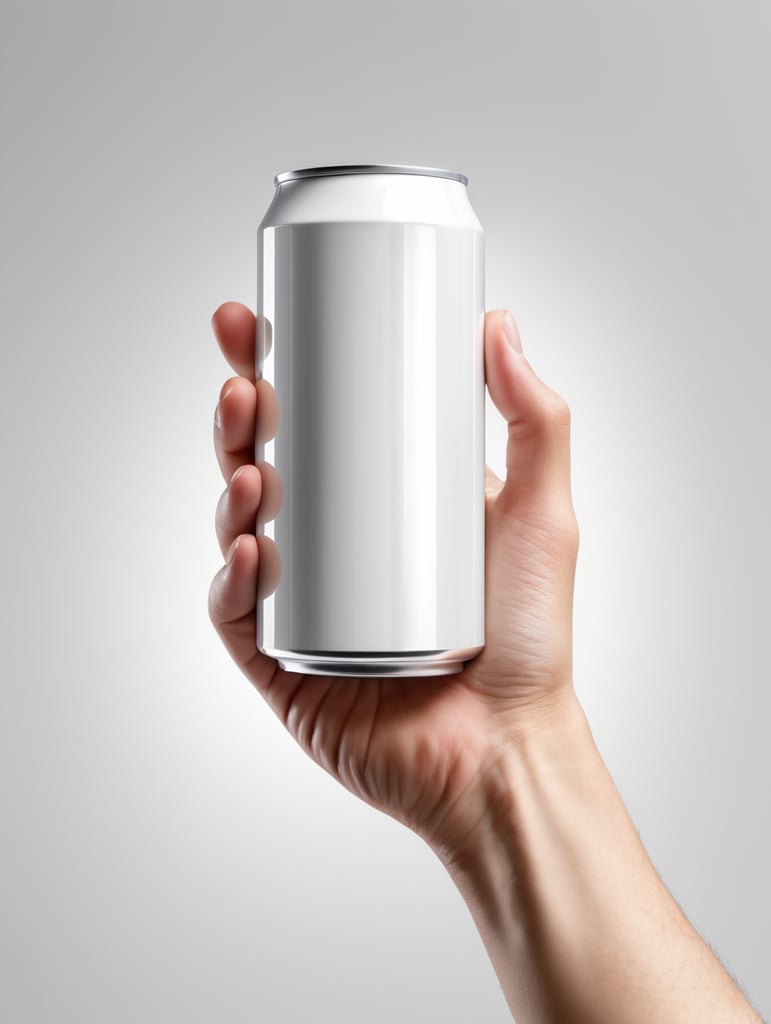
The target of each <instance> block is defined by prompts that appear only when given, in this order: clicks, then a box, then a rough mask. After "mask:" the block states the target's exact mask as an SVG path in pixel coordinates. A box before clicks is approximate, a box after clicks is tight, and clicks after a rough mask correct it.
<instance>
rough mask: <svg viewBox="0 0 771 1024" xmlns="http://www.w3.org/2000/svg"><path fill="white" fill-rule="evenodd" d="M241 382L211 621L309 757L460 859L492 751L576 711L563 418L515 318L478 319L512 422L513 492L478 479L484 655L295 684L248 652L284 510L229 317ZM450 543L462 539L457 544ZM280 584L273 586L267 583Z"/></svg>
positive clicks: (573, 533) (233, 384)
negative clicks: (267, 533) (441, 672)
mask: <svg viewBox="0 0 771 1024" xmlns="http://www.w3.org/2000/svg"><path fill="white" fill-rule="evenodd" d="M212 323H213V328H214V333H215V335H216V337H217V340H218V341H219V344H220V347H221V348H222V351H223V353H224V355H225V357H226V359H227V360H228V362H229V363H230V365H231V366H232V367H233V369H234V370H235V371H236V373H237V374H238V376H236V377H233V378H231V379H230V380H228V381H227V382H226V384H225V385H224V387H223V389H222V391H221V393H220V399H219V402H218V405H217V411H216V415H215V426H214V446H215V450H216V453H217V459H218V461H219V464H220V467H221V469H222V472H223V475H224V477H225V480H226V481H227V487H226V489H225V491H224V493H223V495H222V497H221V499H220V502H219V505H218V507H217V514H216V529H217V537H218V540H219V544H220V547H221V549H222V552H223V554H225V553H226V561H225V565H224V566H223V567H222V568H221V569H220V570H219V572H218V573H217V575H216V576H215V577H214V580H213V582H212V585H211V590H210V596H209V608H210V615H211V619H212V622H213V623H214V626H215V627H216V629H217V631H218V632H219V634H220V636H221V638H222V640H223V642H224V644H225V646H226V648H227V649H228V651H229V652H230V654H231V656H232V657H233V659H234V660H235V662H236V663H237V664H238V666H239V667H240V668H241V669H242V670H243V672H244V673H245V675H246V676H247V677H248V678H249V679H250V680H251V682H252V683H253V684H254V686H255V687H256V688H257V689H258V690H259V692H260V693H261V694H262V695H263V697H264V698H265V699H266V700H267V702H268V703H269V704H270V706H271V707H272V709H273V710H274V711H275V712H276V714H277V715H278V716H279V717H280V719H281V720H282V721H283V722H284V724H285V725H286V727H287V728H288V729H289V731H290V732H291V733H292V735H293V736H294V737H295V739H296V740H297V741H298V743H299V744H300V745H301V746H302V747H303V749H304V750H305V751H306V752H307V753H308V754H310V756H311V757H313V758H314V759H315V760H316V761H317V762H318V763H319V764H320V765H322V767H324V768H325V769H326V770H327V771H328V772H330V773H331V774H332V775H333V776H335V778H337V779H338V780H339V781H340V782H342V783H343V785H345V786H347V787H348V789H350V790H351V791H352V792H354V793H356V794H357V795H358V796H359V797H361V798H362V799H364V800H366V801H367V802H368V803H370V804H372V805H374V806H375V807H378V808H380V809H381V810H383V811H386V812H387V813H388V814H391V815H392V816H394V817H395V818H397V819H399V820H400V821H402V822H403V823H404V824H406V825H407V826H409V827H410V828H412V829H413V830H415V831H416V832H418V833H419V834H420V835H422V836H423V837H424V838H425V839H426V840H427V841H428V842H429V843H430V844H431V845H432V846H433V847H434V848H435V849H437V850H438V851H440V850H441V851H445V852H446V851H450V852H451V851H453V850H455V849H457V848H459V846H460V845H463V844H465V843H466V842H467V841H468V840H469V838H470V837H471V836H472V835H473V833H474V829H475V828H476V827H477V823H478V820H479V818H480V815H481V806H482V803H483V802H484V800H485V791H486V789H487V788H489V786H490V785H494V784H495V782H494V779H492V778H489V777H488V776H487V775H486V769H487V767H488V766H489V765H491V764H492V763H493V761H494V754H495V750H496V747H497V746H499V745H500V744H501V743H504V742H509V741H510V740H511V739H512V738H516V736H517V735H521V734H522V732H523V731H524V732H527V731H528V730H532V729H539V728H541V727H542V726H543V725H544V724H545V723H546V722H548V719H549V716H550V714H551V713H552V712H553V711H554V710H555V709H556V708H557V707H559V706H560V705H561V704H562V703H563V702H564V701H566V700H570V699H571V698H572V695H573V689H572V602H573V577H574V571H575V562H576V555H577V548H578V531H577V526H576V520H575V515H574V512H573V506H572V501H571V496H570V416H569V411H568V408H567V406H566V405H565V403H564V401H563V400H562V399H561V398H560V397H559V396H557V395H556V394H555V393H554V392H553V391H551V390H550V389H549V388H548V387H547V386H546V385H545V384H544V383H542V381H540V380H539V379H538V377H537V376H536V375H535V373H534V372H533V370H532V369H531V367H530V365H529V363H528V362H527V360H526V359H525V358H524V356H523V355H522V348H521V343H520V340H519V334H518V331H517V328H516V325H515V324H514V320H513V318H512V317H511V314H508V313H505V312H504V311H503V310H495V311H493V312H490V313H488V314H487V315H486V319H485V339H484V344H485V374H486V379H487V386H488V389H489V391H490V395H491V397H492V399H493V401H494V403H495V405H496V406H497V408H498V410H499V411H500V413H501V414H502V415H503V416H504V417H505V419H506V420H507V422H508V431H509V438H508V446H507V452H506V480H505V482H502V481H501V480H499V479H498V477H497V476H496V475H495V474H494V473H493V472H492V471H491V470H490V469H489V467H488V469H487V474H486V524H485V525H486V555H485V560H486V623H485V630H486V645H485V648H484V650H483V651H482V652H481V653H480V654H479V655H478V656H477V657H476V658H474V659H473V660H472V661H470V662H468V663H467V665H466V667H465V668H464V670H463V671H462V672H460V673H458V674H456V675H452V676H444V677H433V678H431V677H429V678H406V679H405V678H383V679H377V678H333V677H327V676H306V675H301V674H300V673H297V672H288V671H286V670H284V669H282V668H280V667H279V665H278V663H277V662H276V661H274V660H273V659H271V658H269V657H267V656H266V655H264V654H263V653H261V652H260V651H258V650H257V648H256V646H255V631H256V625H255V605H256V596H257V594H258V586H259V587H260V592H261V593H262V592H263V591H264V588H265V576H266V575H270V574H272V573H273V568H272V566H271V565H270V559H269V553H270V548H269V545H267V544H266V538H262V537H255V536H254V524H255V521H256V522H257V523H262V522H265V521H268V520H269V519H271V518H272V517H274V516H275V515H276V513H277V511H278V508H279V507H280V501H281V483H280V480H279V478H278V475H277V473H276V471H275V470H274V469H273V468H272V467H270V466H268V465H266V464H261V465H259V466H255V464H254V437H255V431H256V430H259V431H260V432H261V435H262V436H263V437H265V438H266V439H267V438H269V437H271V436H273V434H274V433H275V431H276V429H277V424H278V409H277V403H276V395H275V392H274V391H273V389H272V388H271V386H270V385H269V384H268V383H267V382H266V381H264V380H261V381H257V382H255V375H254V337H255V317H254V314H253V313H252V312H251V311H250V310H249V309H247V308H246V307H245V306H242V305H240V304H239V303H234V302H228V303H225V304H224V305H222V306H220V307H219V309H218V310H217V311H216V312H215V314H214V316H213V318H212ZM458 541H459V543H462V542H463V538H458ZM271 582H274V581H271Z"/></svg>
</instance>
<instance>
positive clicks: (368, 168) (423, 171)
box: [273, 164, 468, 186]
mask: <svg viewBox="0 0 771 1024" xmlns="http://www.w3.org/2000/svg"><path fill="white" fill-rule="evenodd" d="M332 174H420V175H423V176H424V177H428V178H451V179H452V180H453V181H459V182H460V183H461V185H468V178H467V177H466V175H465V174H459V173H458V172H457V171H446V170H443V169H442V168H441V167H411V166H410V165H409V164H333V165H332V166H330V167H302V168H300V169H299V170H296V171H284V172H283V173H282V174H277V175H276V177H275V178H274V179H273V180H274V182H275V184H276V186H278V185H283V184H284V182H285V181H296V180H297V179H299V178H323V177H326V176H328V175H332Z"/></svg>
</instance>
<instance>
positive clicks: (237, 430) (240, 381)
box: [214, 377, 257, 480]
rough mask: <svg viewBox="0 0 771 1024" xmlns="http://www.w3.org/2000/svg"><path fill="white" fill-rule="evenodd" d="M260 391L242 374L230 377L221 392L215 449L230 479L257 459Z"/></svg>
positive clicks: (216, 413)
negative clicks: (256, 446)
mask: <svg viewBox="0 0 771 1024" xmlns="http://www.w3.org/2000/svg"><path fill="white" fill-rule="evenodd" d="M256 425H257V392H256V390H255V387H254V384H251V383H250V382H249V381H248V380H245V379H244V378H243V377H231V378H230V380H227V381H225V383H224V385H223V386H222V390H221V391H220V398H219V402H218V403H217V408H216V410H215V413H214V451H215V453H216V455H217V462H218V463H219V466H220V469H221V470H222V475H223V476H224V477H225V479H226V480H230V478H231V477H232V476H233V474H234V473H235V471H236V470H237V469H238V467H239V466H243V465H244V464H246V463H253V462H254V440H255V429H256Z"/></svg>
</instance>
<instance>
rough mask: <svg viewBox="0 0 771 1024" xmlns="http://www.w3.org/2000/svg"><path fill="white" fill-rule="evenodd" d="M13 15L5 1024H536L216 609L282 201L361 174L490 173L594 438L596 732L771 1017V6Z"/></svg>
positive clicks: (493, 197) (582, 501) (583, 656)
mask: <svg viewBox="0 0 771 1024" xmlns="http://www.w3.org/2000/svg"><path fill="white" fill-rule="evenodd" d="M3 11H4V13H3V19H2V30H1V31H0V47H1V48H2V55H1V56H2V60H1V61H0V75H1V76H2V81H1V82H0V86H1V88H0V97H1V100H0V102H1V103H2V126H1V128H2V141H3V160H2V165H1V166H0V170H1V173H2V177H3V189H2V203H3V211H2V231H1V234H2V272H1V274H0V281H2V289H3V301H2V309H3V325H2V327H3V331H2V333H3V369H2V375H1V379H2V383H1V384H0V386H1V387H2V402H1V403H0V415H2V430H3V435H2V436H3V441H4V443H3V446H2V459H3V466H2V468H3V480H4V486H3V501H2V534H1V536H2V585H3V590H2V609H1V611H2V624H3V625H2V633H3V639H2V648H1V649H0V671H1V673H2V706H1V707H0V800H1V811H2V843H1V844H0V861H1V863H0V907H2V912H1V913H0V1017H2V1019H3V1020H8V1021H13V1022H14V1024H17V1022H48V1021H57V1022H69V1021H72V1022H78V1024H85V1022H92V1021H93V1022H100V1024H101V1022H104V1021H109V1022H124V1021H125V1022H135V1021H139V1020H141V1021H144V1022H164V1024H165V1022H169V1021H185V1022H199V1021H200V1022H225V1024H230V1022H233V1024H236V1022H247V1021H248V1022H252V1021H255V1020H259V1021H266V1022H271V1024H273V1022H275V1024H284V1022H300V1021H314V1022H316V1024H326V1022H330V1024H331V1022H335V1024H338V1022H362V1021H366V1022H377V1024H380V1022H383V1024H385V1022H392V1021H394V1020H405V1021H442V1022H447V1024H450V1022H469V1021H485V1022H505V1021H507V1020H508V1019H509V1017H508V1013H507V1010H506V1007H505V1004H504V1001H503V998H502V996H501V994H500V991H499V988H498V985H497V982H496V979H495V976H494V974H493V972H492V969H491V968H490V966H489V965H488V962H487V959H486V957H485V954H484V951H483V949H482V946H481V942H480V940H479V939H478V938H477V935H476V933H475V931H474V929H473V925H472V923H471V919H470V916H469V914H468V912H467V910H466V908H465V906H464V905H463V903H462V902H461V900H460V897H459V896H458V895H457V893H456V892H455V890H454V889H453V887H452V884H451V882H450V881H449V878H448V877H447V876H446V875H445V874H444V873H443V869H442V868H441V867H440V865H439V863H438V861H436V860H435V859H434V858H433V855H432V854H431V853H430V851H429V850H428V848H426V847H425V846H424V845H422V843H421V841H420V840H418V839H417V838H415V837H414V836H412V835H411V834H410V833H408V832H407V831H406V830H405V829H403V828H402V827H401V826H400V825H397V824H396V823H395V822H393V821H391V820H390V819H388V818H385V817H383V816H379V815H378V814H377V813H376V812H374V811H373V810H371V809H370V808H368V807H366V806H363V805H360V804H359V803H357V802H356V800H355V799H354V798H353V797H351V796H349V795H348V794H347V793H346V792H345V791H343V790H342V789H341V788H340V787H338V786H337V785H336V784H335V783H334V782H333V781H332V780H331V779H330V778H329V777H328V776H326V775H325V774H324V773H323V772H322V771H321V770H320V769H318V768H316V767H315V765H313V764H312V763H311V762H310V761H309V760H308V759H306V758H305V756H304V755H303V754H302V753H301V752H300V751H299V750H297V749H296V748H295V747H294V745H293V743H292V741H291V739H290V738H289V736H288V735H286V734H285V733H284V732H283V729H282V727H281V726H280V725H279V724H278V722H277V721H276V720H274V719H273V717H272V716H271V714H270V713H269V712H268V711H267V709H266V708H265V707H264V706H263V705H262V704H261V702H260V700H259V698H258V697H257V695H256V694H255V693H254V692H253V691H252V690H251V688H250V687H249V685H248V684H247V683H246V682H245V681H244V679H243V678H242V677H241V676H240V675H239V673H238V671H237V670H236V669H235V668H234V667H233V666H232V665H231V664H230V663H229V661H228V659H227V657H226V655H225V653H224V651H223V650H222V649H221V647H220V645H219V641H218V639H217V637H216V635H215V634H214V632H213V630H212V629H211V627H210V625H209V622H208V617H207V613H206V595H207V589H208V583H209V579H210V576H211V575H212V574H213V572H214V571H215V570H216V568H217V567H218V565H219V563H220V557H219V552H218V549H217V547H216V544H215V540H214V534H213V529H212V519H213V511H214V505H215V502H216V500H217V497H218V495H219V493H220V490H221V486H222V485H221V482H220V479H219V475H218V470H217V468H216V464H215V461H214V457H213V454H212V450H211V421H212V414H213V410H214V404H215V401H216V398H217V393H218V390H219V387H220V384H221V383H222V381H223V380H224V378H225V376H226V375H227V374H228V371H227V368H226V366H225V364H224V361H223V359H222V357H221V356H220V355H219V352H218V350H217V348H216V345H215V343H214V342H213V340H212V338H211V335H210V327H209V318H210V315H211V313H212V311H213V310H214V308H215V307H216V306H217V305H218V304H219V303H220V302H222V301H223V300H225V299H230V298H233V299H239V300H242V301H244V302H246V303H249V304H251V305H253V304H254V300H255V291H256V284H255V269H256V258H255V237H256V227H257V224H258V222H259V220H260V218H261V217H262V214H263V213H264V211H265V209H266V208H267V206H268V203H269V201H270V198H271V194H272V191H273V175H274V174H276V173H277V172H280V171H284V170H288V169H291V168H294V167H302V166H308V165H314V164H325V163H348V162H386V163H413V164H429V165H437V166H440V167H448V168H451V169H455V170H459V171H462V172H463V173H465V174H467V175H468V176H469V179H470V196H471V199H472V202H473V204H474V207H475V209H476V211H477V213H478V215H479V217H480V220H481V221H482V224H483V226H484V227H485V229H486V232H487V257H488V258H487V262H488V285H487V305H488V308H494V307H499V306H509V307H511V308H512V309H513V311H514V313H515V315H516V316H517V318H518V320H519V323H520V327H521V330H522V335H523V339H524V345H525V351H526V353H527V354H528V355H529V357H530V359H531V361H532V362H533V364H534V366H535V368H536V369H537V371H538V372H539V373H540V374H541V376H542V377H543V378H544V379H545V380H547V381H548V382H549V383H550V384H551V385H552V386H553V387H555V388H556V389H557V390H559V391H560V392H562V394H564V395H565V397H566V398H567V399H568V401H569V403H570V405H571V407H572V410H573V415H574V423H575V428H574V438H575V441H574V452H575V456H574V492H575V501H576V507H577V511H578V516H579V520H580V524H581V528H582V546H581V553H580V557H579V570H578V578H577V591H576V681H577V687H578V690H579V693H580V696H581V698H582V700H583V703H584V705H585V707H586V708H587V711H588V713H589V717H590V720H591V722H592V724H593V728H594V731H595V734H596V737H597V740H598V742H599V744H600V748H601V750H602V751H603V754H604V756H605V758H606V760H607V762H608V764H609V766H610V768H611V770H612V772H613V774H614V776H615V778H616V780H617V782H618V784H619V787H620V789H621V792H622V794H623V796H624V798H625V800H626V802H627V804H628V806H629V809H630V811H631V813H632V815H633V817H634V819H635V821H636V823H637V825H638V827H639V829H640V832H641V834H642V837H643V840H644V841H645V843H646V845H647V848H648V850H649V851H650V853H651V855H652V857H653V859H654V861H655V863H656V865H657V867H658V868H659V870H660V872H661V874H662V876H663V878H664V880H665V881H666V883H667V884H668V885H669V886H670V887H671V889H672V891H673V893H674V895H675V896H676V898H677V899H678V900H679V901H680V903H681V904H682V906H683V907H684V909H685V911H686V912H687V913H688V915H689V916H690V917H691V919H692V920H693V922H694V923H695V925H696V926H697V927H698V928H699V929H700V930H701V932H702V933H703V935H704V936H705V938H706V939H707V940H708V941H709V942H710V943H711V944H712V946H713V947H714V948H715V950H716V952H717V953H718V954H719V955H720V957H721V958H722V959H723V960H724V962H725V963H726V965H727V967H728V968H729V970H730V971H731V972H732V973H734V974H735V975H736V976H737V978H738V980H739V981H740V983H741V984H742V985H743V986H744V987H745V989H746V990H747V992H748V993H749V995H750V997H751V998H752V999H753V1000H754V1002H755V1004H756V1006H757V1007H758V1009H759V1010H761V1012H764V1013H765V1014H770V1013H771V974H769V971H768V964H769V959H770V957H771V950H770V948H769V947H770V945H771V942H770V940H769V934H770V930H769V920H770V919H771V895H770V894H769V885H768V868H769V864H771V821H770V817H771V802H770V801H769V775H770V772H769V761H768V752H767V748H768V738H769V730H770V728H771V701H770V698H769V692H770V688H769V670H770V669H771V641H770V639H769V637H770V634H771V631H770V630H769V620H770V619H771V614H770V613H771V585H770V583H769V579H770V578H771V540H770V539H769V523H770V522H771V486H770V484H769V469H770V466H769V461H770V460H769V440H770V439H771V411H770V407H769V399H768V392H769V376H770V374H769V370H770V361H769V342H770V341H771V339H770V338H769V326H768V324H769V314H768V308H769V276H770V275H769V238H770V237H771V201H770V200H769V181H771V143H770V142H769V129H768V124H769V121H768V118H769V107H770V101H771V64H770V63H769V59H768V54H769V48H770V47H771V13H769V8H768V5H766V4H763V3H761V2H757V3H747V2H745V0H739V2H737V0H730V2H729V0H724V2H715V3H704V2H703V0H699V2H697V0H690V2H680V0H677V2H674V3H672V2H666V3H665V2H658V3H653V4H652V3H650V2H646V3H642V2H637V0H634V2H623V3H618V2H612V0H604V2H597V0H593V2H587V3H582V4H577V3H568V2H566V0H563V2H561V3H544V2H535V0H534V2H528V3H519V2H518V3H502V2H491V0H479V2H477V3H474V4H471V5H461V4H460V3H457V4H456V3H449V2H447V0H445V2H444V3H439V2H438V0H433V2H430V3H414V2H413V3H408V2H405V0H392V2H390V3H389V4H388V5H378V6H375V5H372V4H369V3H363V2H359V3H353V2H349V3H343V2H340V0H327V2H326V3H324V4H323V5H321V4H319V5H316V4H313V5H312V4H310V3H305V4H302V5H300V6H298V4H297V3H289V4H282V3H278V2H271V3H267V2H266V3H263V4H261V5H258V4H255V3H238V2H229V3H228V2H225V3H217V4H214V3H209V4H206V5H205V4H201V3H194V2H184V3H183V2H176V3H172V2H168V0H166V2H160V3H159V2H154V3H152V4H151V3H149V2H146V0H142V2H134V3H132V4H127V3H124V4H111V3H103V2H102V3H96V2H92V3H84V2H80V0H75V2H70V3H67V4H56V3H53V2H51V0H49V2H46V3H30V2H28V0H25V2H24V3H22V2H20V0H10V2H9V0H6V3H5V4H4V8H3ZM488 444H489V461H490V462H491V463H492V465H493V466H494V467H496V468H497V469H500V468H501V465H502V461H503V431H502V429H501V425H500V423H499V422H498V420H497V418H496V417H495V416H491V417H490V434H489V440H488Z"/></svg>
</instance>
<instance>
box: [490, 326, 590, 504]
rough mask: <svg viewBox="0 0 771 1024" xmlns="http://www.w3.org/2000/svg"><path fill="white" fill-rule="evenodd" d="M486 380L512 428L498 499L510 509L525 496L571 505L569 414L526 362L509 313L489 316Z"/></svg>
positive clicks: (493, 397) (563, 403)
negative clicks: (504, 472)
mask: <svg viewBox="0 0 771 1024" xmlns="http://www.w3.org/2000/svg"><path fill="white" fill-rule="evenodd" d="M485 377H486V380H487V388H488V390H489V392H490V397H491V398H492V400H493V402H494V403H495V406H496V408H497V409H498V411H499V412H500V413H501V415H502V416H504V417H505V419H506V422H507V423H508V428H509V437H508V443H507V447H506V481H505V483H504V485H503V489H502V490H501V492H500V496H499V498H498V500H499V501H501V502H502V503H503V505H504V507H505V506H507V505H508V506H509V507H512V506H513V505H514V504H515V503H516V502H519V501H520V500H521V498H522V497H523V496H524V495H525V494H527V495H528V497H529V498H532V497H541V498H545V499H547V500H549V499H552V500H557V501H565V500H567V502H568V503H570V502H571V499H570V410H569V409H568V406H567V404H566V402H565V400H564V399H563V398H561V397H560V396H559V395H558V394H557V393H556V392H554V391H552V389H551V388H550V387H547V385H546V384H544V382H543V381H542V380H541V379H540V378H539V377H537V376H536V374H535V372H534V371H533V369H532V367H531V366H530V364H529V363H528V361H527V360H526V359H525V357H524V355H523V354H522V342H521V340H520V337H519V331H518V330H517V325H516V323H515V322H514V318H513V316H512V315H511V313H509V312H507V311H506V310H502V309H497V310H493V311H492V312H490V313H488V314H487V316H486V317H485Z"/></svg>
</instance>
